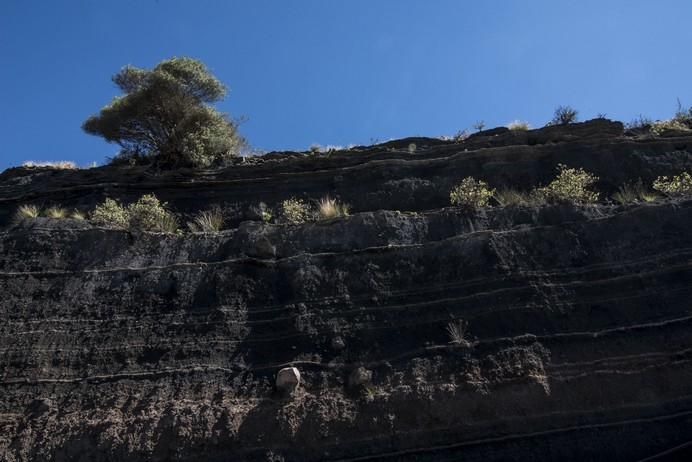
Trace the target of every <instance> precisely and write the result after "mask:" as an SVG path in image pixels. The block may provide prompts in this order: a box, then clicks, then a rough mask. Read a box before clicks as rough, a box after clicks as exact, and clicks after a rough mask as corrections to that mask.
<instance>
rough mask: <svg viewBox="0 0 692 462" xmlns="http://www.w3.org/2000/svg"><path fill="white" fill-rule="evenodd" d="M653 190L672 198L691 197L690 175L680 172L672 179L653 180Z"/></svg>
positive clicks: (691, 179) (691, 181) (665, 177)
mask: <svg viewBox="0 0 692 462" xmlns="http://www.w3.org/2000/svg"><path fill="white" fill-rule="evenodd" d="M653 188H654V189H655V190H656V191H660V192H662V193H663V194H666V195H668V196H672V197H681V196H690V195H692V175H690V174H689V173H688V172H682V173H681V174H680V175H673V176H672V177H667V176H659V177H658V178H656V180H654V183H653Z"/></svg>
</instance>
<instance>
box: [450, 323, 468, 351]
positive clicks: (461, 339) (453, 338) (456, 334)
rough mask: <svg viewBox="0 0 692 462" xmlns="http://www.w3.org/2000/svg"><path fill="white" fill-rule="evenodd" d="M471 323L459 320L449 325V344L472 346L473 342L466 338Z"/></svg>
mask: <svg viewBox="0 0 692 462" xmlns="http://www.w3.org/2000/svg"><path fill="white" fill-rule="evenodd" d="M468 327H469V323H468V322H467V321H464V320H463V319H457V320H456V321H452V322H450V323H449V324H447V334H449V343H452V344H454V345H461V346H466V347H468V346H471V342H470V341H469V340H468V339H467V338H466V334H467V332H468Z"/></svg>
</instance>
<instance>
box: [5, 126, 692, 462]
mask: <svg viewBox="0 0 692 462" xmlns="http://www.w3.org/2000/svg"><path fill="white" fill-rule="evenodd" d="M411 142H415V143H416V145H417V147H416V149H417V150H416V152H415V154H411V153H410V152H408V149H407V146H408V145H409V144H410V143H411ZM426 143H427V144H426ZM389 144H391V146H390V145H389ZM389 144H385V145H380V146H379V147H374V148H367V149H366V148H363V149H362V150H360V151H355V152H349V153H336V154H333V155H331V156H320V157H312V158H306V156H304V155H296V154H276V155H272V156H273V157H272V156H269V157H268V158H267V159H265V160H263V161H254V162H249V161H248V162H247V164H241V165H238V166H235V167H233V168H231V169H228V170H226V171H223V172H202V173H199V172H198V173H192V172H176V173H167V174H166V173H164V174H156V175H155V174H153V173H151V172H146V171H144V170H141V171H140V170H135V171H134V172H132V171H129V170H126V169H122V168H121V169H116V168H100V169H95V170H86V171H74V172H57V171H51V170H41V169H30V170H27V169H19V170H12V171H7V172H5V173H4V174H3V175H0V179H1V180H2V185H0V194H1V197H0V209H2V211H1V212H0V220H4V221H3V223H4V225H5V227H4V228H3V229H2V230H0V294H2V298H1V299H0V315H1V316H2V323H0V378H1V380H0V390H1V393H0V459H1V460H7V461H29V460H32V461H33V460H51V461H66V460H85V461H86V460H131V461H138V460H141V461H144V460H157V461H158V460H184V461H193V460H195V461H196V460H209V461H227V460H239V461H242V460H247V461H280V460H284V461H321V460H329V461H356V460H404V461H414V460H416V461H422V460H430V461H446V460H448V461H452V460H467V461H489V460H519V461H537V460H538V461H548V460H575V461H576V460H579V461H582V460H608V461H631V460H639V459H644V458H646V457H652V456H656V455H661V457H662V458H661V459H660V460H665V459H663V458H664V457H681V456H685V451H686V450H687V451H689V449H687V448H688V447H689V446H688V445H687V443H688V442H689V441H692V394H691V393H692V392H691V391H690V390H692V388H691V387H692V334H691V333H690V332H691V329H692V303H691V302H690V300H691V297H692V233H690V231H689V230H690V229H692V201H690V200H675V201H673V200H659V201H657V202H653V203H647V204H640V205H631V206H615V205H608V204H605V203H604V204H601V205H595V206H589V207H577V206H570V205H553V206H542V207H504V208H500V207H495V208H490V209H486V210H481V211H478V212H469V211H464V210H460V209H456V208H450V207H448V206H447V204H448V192H449V189H450V188H451V186H452V185H453V184H454V183H455V182H456V181H458V180H459V179H460V178H461V177H464V176H468V175H473V176H476V177H480V178H484V179H486V180H488V181H489V182H491V183H492V184H494V185H498V186H499V185H503V184H504V185H511V186H515V187H520V188H528V187H530V186H533V185H536V184H540V183H541V182H545V181H547V180H548V179H549V178H550V176H551V175H552V174H553V173H554V169H555V166H556V165H557V163H565V164H568V165H575V166H583V167H585V168H587V169H588V170H590V171H592V172H594V173H596V174H597V175H599V176H600V177H601V181H600V182H599V188H600V189H601V191H604V192H609V191H610V192H612V191H613V190H614V188H615V187H617V185H619V184H621V183H623V182H624V181H627V180H634V179H636V178H643V179H644V180H646V181H650V180H651V179H652V178H655V177H656V176H657V175H661V174H670V173H674V172H676V171H678V170H680V169H683V168H690V167H692V148H690V146H692V138H684V137H669V138H655V139H654V138H652V139H635V138H630V137H626V136H624V135H623V133H622V126H621V125H619V124H616V123H610V122H607V121H595V122H592V123H587V124H578V125H575V126H573V127H563V128H560V127H551V128H549V129H544V130H537V131H532V132H528V133H519V134H515V133H507V132H505V131H499V132H492V133H491V134H487V135H483V134H481V135H479V136H475V137H472V138H471V139H468V140H466V141H465V142H463V143H456V144H455V143H453V142H442V141H439V140H427V141H426V140H425V139H416V140H413V141H412V140H403V141H401V142H400V143H399V144H397V143H396V142H391V143H389ZM148 192H154V193H155V194H157V196H159V197H161V198H162V199H164V200H167V201H168V202H169V204H170V205H171V206H172V207H173V208H174V209H175V210H177V211H178V212H180V213H192V212H194V211H196V210H199V209H204V208H206V207H208V206H209V205H210V204H212V203H226V204H229V203H230V204H234V207H235V208H234V210H236V212H237V216H236V219H235V222H234V220H230V222H231V224H232V226H231V229H227V230H224V231H221V232H219V233H206V234H204V233H194V234H184V235H162V234H153V233H129V232H127V231H120V230H115V229H105V228H98V227H93V226H91V225H89V224H86V223H84V222H78V221H72V220H60V221H56V220H50V219H34V220H26V221H24V222H22V223H20V224H12V223H11V221H10V217H11V216H12V214H13V213H14V210H15V208H16V206H17V205H19V204H24V203H36V204H51V203H60V204H61V205H63V206H66V207H85V208H88V207H92V206H93V204H95V203H96V202H98V201H99V200H101V199H102V198H103V197H106V196H110V197H116V198H120V199H122V200H125V201H127V200H132V199H133V198H136V197H138V196H139V195H141V194H144V193H148ZM326 194H331V195H332V197H338V198H340V199H342V200H344V201H345V202H349V203H351V204H352V205H353V208H354V213H353V215H351V216H349V217H345V218H339V219H334V220H329V221H322V222H316V223H308V224H304V225H280V224H267V223H263V222H262V221H261V220H252V219H251V218H252V211H251V209H252V206H253V205H254V204H256V203H257V202H259V201H263V202H266V203H267V204H269V205H270V206H271V205H274V204H276V203H277V202H278V201H280V200H282V199H285V198H288V197H291V196H295V195H304V197H312V198H319V197H321V196H324V195H326ZM284 367H296V368H297V369H298V370H299V371H300V376H301V384H300V386H299V387H298V389H297V390H296V391H295V393H294V394H293V395H286V394H285V393H280V392H279V391H278V390H277V389H276V388H275V384H274V380H275V377H276V374H277V372H278V371H279V370H280V369H282V368H284ZM657 460H659V459H657ZM671 460H672V459H671ZM681 460H682V459H681Z"/></svg>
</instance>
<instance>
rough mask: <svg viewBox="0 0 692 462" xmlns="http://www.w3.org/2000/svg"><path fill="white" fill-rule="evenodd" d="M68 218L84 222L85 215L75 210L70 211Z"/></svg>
mask: <svg viewBox="0 0 692 462" xmlns="http://www.w3.org/2000/svg"><path fill="white" fill-rule="evenodd" d="M70 218H72V219H73V220H86V215H84V214H83V213H82V212H80V211H79V210H76V209H75V210H73V211H72V213H70Z"/></svg>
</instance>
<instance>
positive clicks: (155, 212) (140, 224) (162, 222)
mask: <svg viewBox="0 0 692 462" xmlns="http://www.w3.org/2000/svg"><path fill="white" fill-rule="evenodd" d="M127 211H128V213H129V215H130V228H131V229H139V230H141V231H154V232H161V233H174V232H176V231H177V230H178V220H177V219H176V217H175V215H173V214H172V213H171V212H169V211H168V210H167V209H166V204H165V203H162V202H161V201H159V200H158V198H157V197H156V196H155V195H153V194H145V195H144V196H142V197H140V198H139V199H138V200H137V202H134V203H132V204H130V205H129V206H128V207H127Z"/></svg>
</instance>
